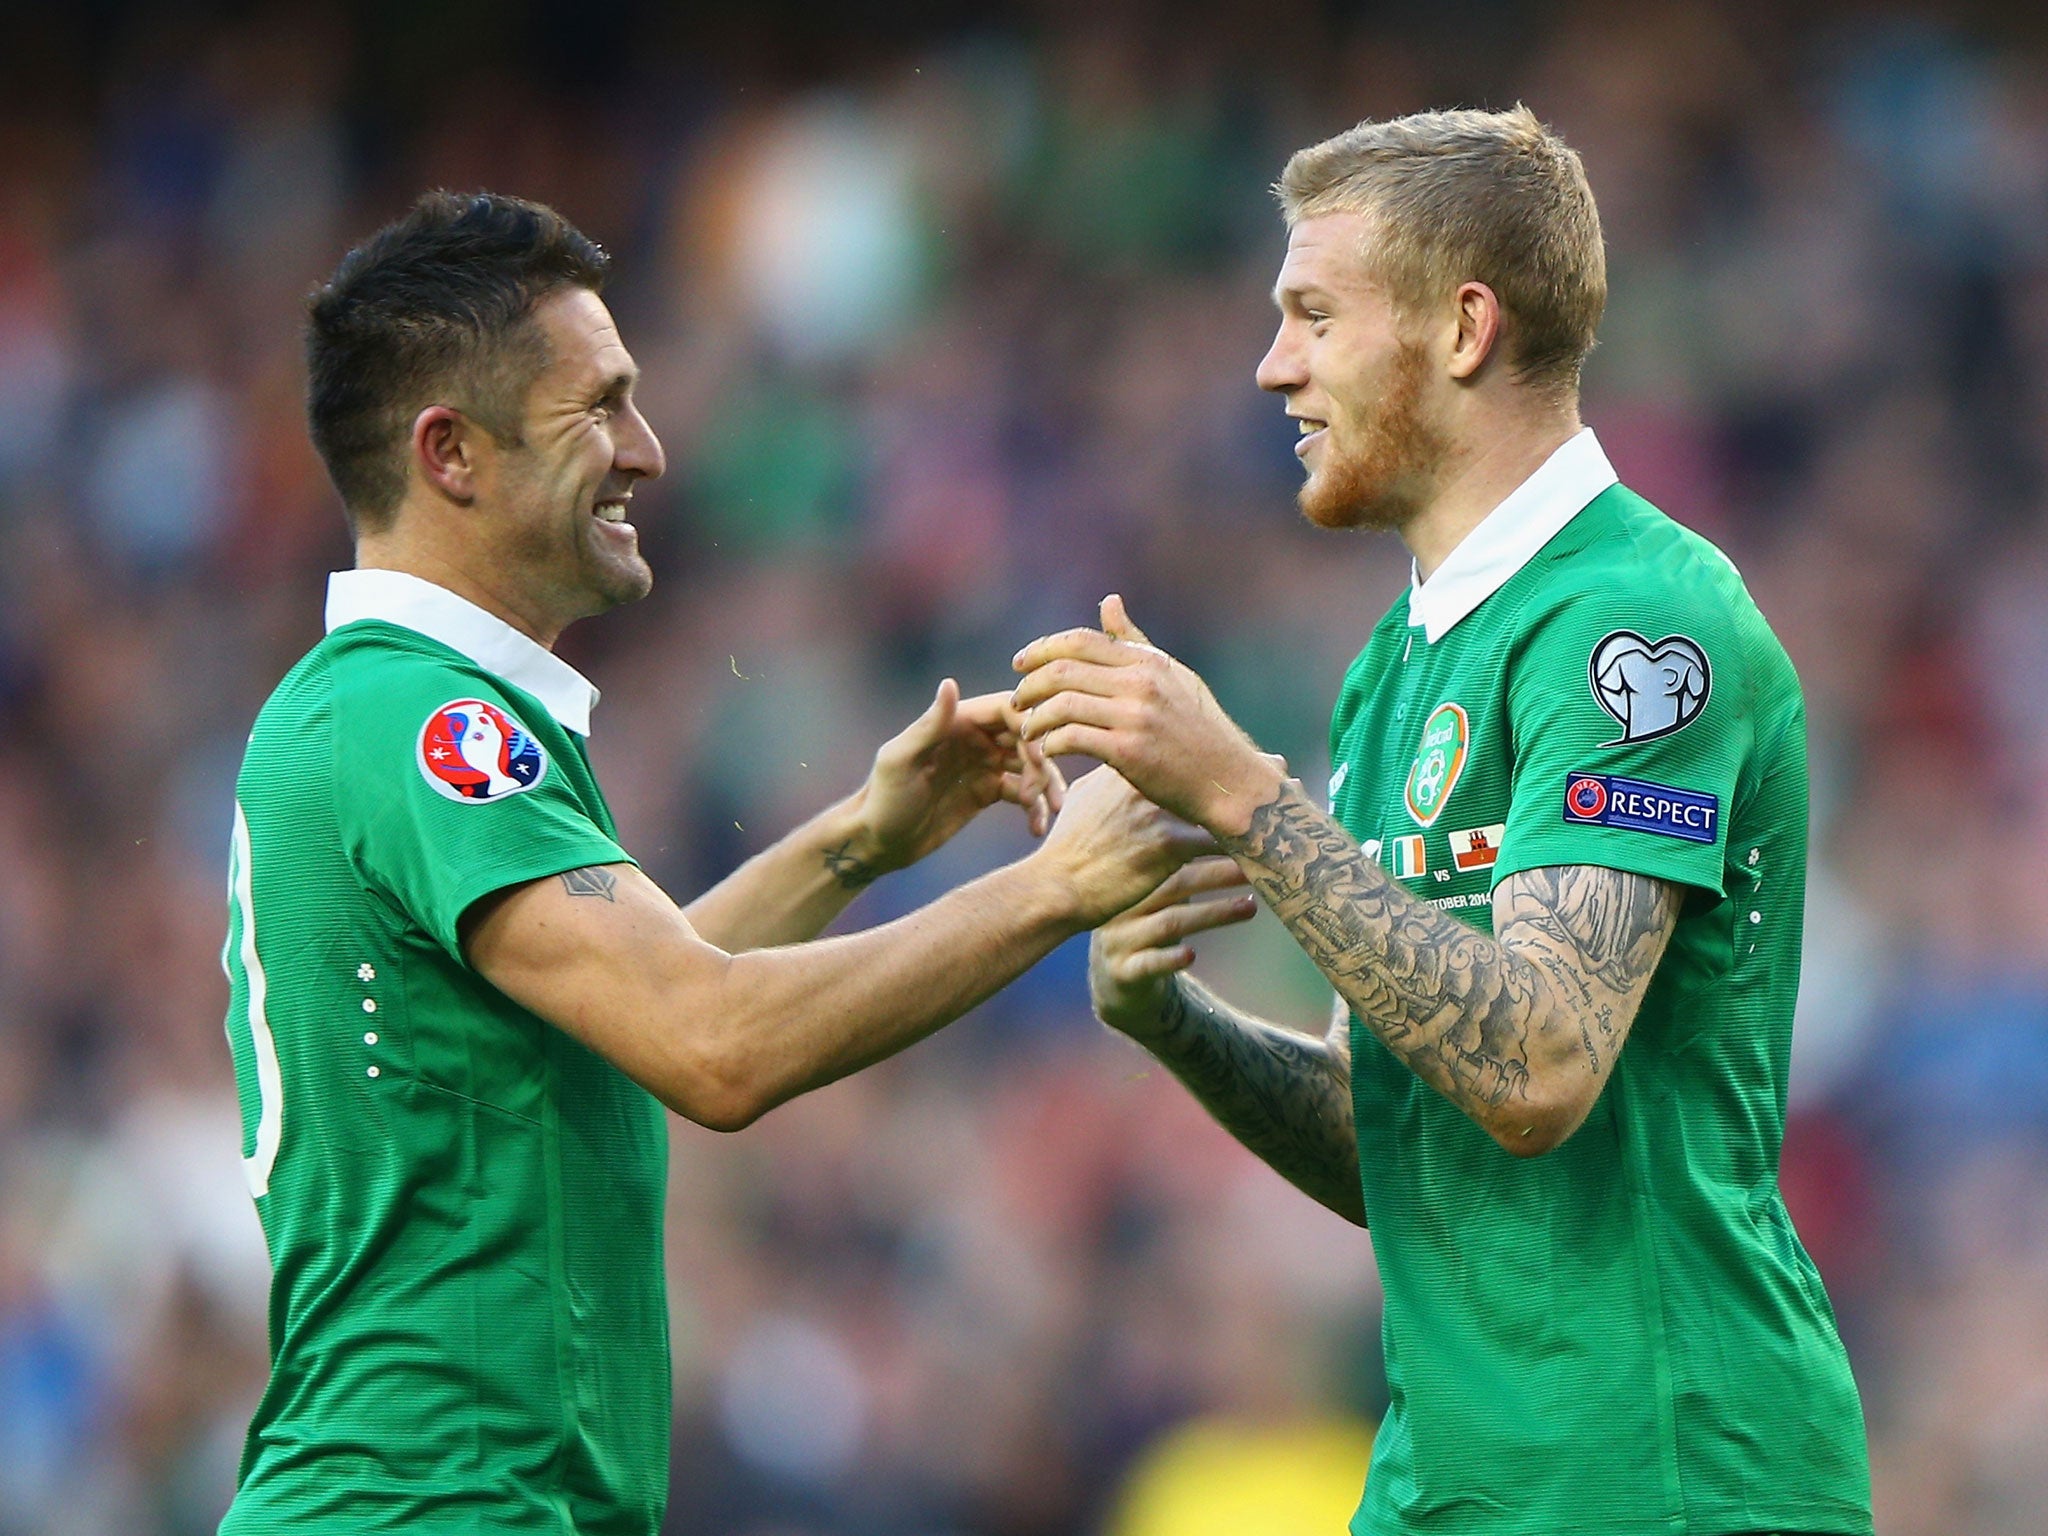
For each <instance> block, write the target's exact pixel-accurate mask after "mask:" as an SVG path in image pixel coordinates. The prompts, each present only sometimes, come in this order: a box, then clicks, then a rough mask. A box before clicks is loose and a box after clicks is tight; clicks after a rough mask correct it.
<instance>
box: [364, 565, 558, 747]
mask: <svg viewBox="0 0 2048 1536" xmlns="http://www.w3.org/2000/svg"><path fill="white" fill-rule="evenodd" d="M365 619H382V620H383V621H384V622H385V623H387V624H396V625H398V626H400V627H401V628H404V629H410V630H413V631H415V632H416V633H418V634H422V635H425V636H426V637H427V638H428V639H429V640H438V641H440V642H441V643H442V644H443V645H445V646H447V647H448V648H449V649H450V650H455V651H460V652H461V653H462V654H463V655H465V656H467V657H468V658H469V659H470V660H471V661H473V662H475V663H476V664H477V665H478V666H480V667H482V668H483V669H484V670H485V671H486V672H489V673H492V674H494V675H495V676H498V677H502V678H503V679H505V681H506V682H508V683H513V684H516V685H517V686H519V687H521V688H524V689H525V690H526V691H527V692H528V693H530V694H532V695H533V696H534V697H535V698H536V699H539V700H540V701H541V703H542V704H544V705H546V706H547V711H548V713H549V714H551V715H553V716H554V717H555V719H556V720H558V721H559V722H561V724H563V725H564V726H566V727H567V728H568V729H570V730H572V731H574V732H575V733H576V734H577V735H578V736H588V735H589V734H590V711H591V708H592V706H593V705H595V704H596V703H597V689H596V688H594V687H592V686H591V683H590V680H589V679H588V678H586V677H585V676H584V675H583V674H582V673H581V672H578V671H577V670H576V669H575V668H574V667H572V666H570V665H569V663H567V662H566V661H564V660H562V658H561V657H559V656H557V655H556V654H555V653H554V652H553V651H551V650H549V649H548V648H547V647H546V646H544V645H542V644H540V643H539V642H538V641H536V640H534V639H533V638H532V637H531V636H528V635H523V634H521V633H520V632H519V631H518V630H516V629H514V628H513V627H512V626H511V625H510V624H507V623H506V622H505V621H504V620H503V619H501V618H499V617H498V616H497V615H496V614H494V613H487V612H485V611H484V610H483V609H481V608H479V607H477V605H476V604H475V603H472V602H471V601H470V600H469V599H468V598H466V597H457V596H456V595H455V594H454V593H453V592H450V591H449V590H448V589H447V588H446V587H442V586H436V585H435V584H434V583H433V582H431V581H425V580H422V579H421V578H420V577H418V576H412V575H408V574H407V573H406V572H404V571H336V572H334V574H332V575H331V576H329V577H328V578H327V633H329V634H330V635H331V634H333V633H334V632H335V631H336V630H337V629H340V628H341V627H342V625H344V624H357V623H361V622H362V621H363V620H365Z"/></svg>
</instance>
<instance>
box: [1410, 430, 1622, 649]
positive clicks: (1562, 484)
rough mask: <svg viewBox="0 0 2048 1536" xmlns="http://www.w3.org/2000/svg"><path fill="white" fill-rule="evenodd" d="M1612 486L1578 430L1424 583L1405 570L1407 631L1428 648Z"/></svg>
mask: <svg viewBox="0 0 2048 1536" xmlns="http://www.w3.org/2000/svg"><path fill="white" fill-rule="evenodd" d="M1619 479H1620V477H1619V476H1618V475H1616V474H1615V472H1614V466H1613V465H1612V464H1610V463H1608V462H1607V455H1606V453H1605V452H1603V451H1602V450H1601V447H1600V440H1599V439H1598V438H1596V437H1595V436H1594V435H1593V429H1592V428H1591V427H1581V428H1579V430H1578V431H1577V432H1575V433H1573V434H1572V436H1570V437H1568V438H1566V439H1565V441H1564V442H1563V443H1562V444H1560V445H1559V446H1558V448H1557V450H1556V452H1554V453H1552V454H1551V456H1550V457H1549V458H1547V459H1545V460H1544V461H1543V463H1542V464H1541V465H1539V466H1538V467H1537V470H1536V472H1535V473H1534V474H1532V475H1531V476H1529V478H1528V479H1526V480H1524V481H1523V482H1522V483H1521V484H1520V485H1518V486H1516V487H1515V488H1514V489H1513V490H1512V491H1510V492H1509V493H1508V496H1507V499H1506V500H1505V501H1503V502H1502V503H1501V504H1500V505H1499V506H1497V507H1495V508H1494V509H1493V510H1492V511H1491V512H1489V513H1487V514H1486V516H1485V517H1483V518H1481V519H1480V520H1479V525H1478V526H1477V527H1475V528H1474V529H1473V530H1472V531H1471V532H1470V533H1468V534H1466V535H1465V537H1464V538H1463V539H1462V540H1460V541H1459V543H1458V545H1457V547H1456V548H1455V549H1453V550H1452V551H1451V552H1450V554H1449V555H1448V556H1446V557H1445V559H1444V563H1443V564H1442V565H1440V566H1438V567H1437V568H1436V570H1435V572H1434V573H1433V574H1432V575H1431V576H1430V578H1429V580H1428V581H1421V580H1418V579H1417V577H1416V575H1415V568H1414V565H1413V564H1412V563H1411V564H1410V566H1409V574H1408V579H1409V588H1408V622H1409V624H1410V625H1420V626H1421V627H1422V631H1423V634H1424V635H1425V636H1426V637H1427V638H1428V640H1429V643H1430V644H1431V645H1435V644H1436V643H1437V641H1439V640H1441V639H1443V637H1444V636H1445V635H1447V634H1449V633H1450V632H1451V630H1452V629H1453V628H1454V627H1455V626H1456V625H1457V623H1458V621H1459V620H1460V619H1462V618H1464V617H1465V615H1466V614H1468V613H1470V612H1471V611H1472V610H1473V609H1474V608H1477V607H1478V606H1479V605H1480V604H1481V603H1483V602H1485V601H1486V600H1487V599H1488V598H1489V597H1491V596H1493V594H1494V593H1496V592H1498V591H1499V590H1500V589H1501V588H1502V587H1504V586H1506V585H1507V582H1508V578H1510V577H1511V576H1513V575H1514V574H1515V572H1517V571H1519V570H1520V569H1521V568H1522V567H1523V566H1525V565H1527V564H1528V563H1529V562H1530V561H1531V560H1533V559H1535V558H1536V552H1537V551H1538V550H1540V549H1542V548H1543V546H1544V545H1546V544H1548V543H1549V542H1550V541H1551V540H1552V539H1554V538H1555V537H1557V534H1558V532H1559V531H1560V530H1561V529H1562V528H1563V527H1564V525H1565V524H1566V523H1568V522H1570V521H1571V520H1572V519H1573V518H1575V517H1577V516H1578V515H1579V513H1580V512H1581V511H1582V510H1584V508H1585V506H1586V504H1587V503H1588V502H1590V501H1592V499H1593V498H1594V497H1596V496H1598V495H1599V494H1600V493H1601V492H1602V491H1605V490H1606V489H1607V488H1608V487H1609V486H1611V485H1614V484H1615V483H1616V482H1617V481H1618V480H1619Z"/></svg>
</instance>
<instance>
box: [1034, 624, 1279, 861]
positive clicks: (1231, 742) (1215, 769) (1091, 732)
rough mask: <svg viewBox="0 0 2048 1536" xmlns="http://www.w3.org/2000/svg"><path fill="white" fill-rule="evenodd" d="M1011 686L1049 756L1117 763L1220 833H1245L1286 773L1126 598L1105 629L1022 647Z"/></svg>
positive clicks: (1172, 806)
mask: <svg viewBox="0 0 2048 1536" xmlns="http://www.w3.org/2000/svg"><path fill="white" fill-rule="evenodd" d="M1014 664H1015V666H1016V668H1017V670H1018V671H1019V672H1022V673H1023V674H1024V680H1023V681H1022V682H1021V683H1019V684H1018V685H1017V691H1016V692H1015V693H1013V694H1012V695H1011V696H1010V701H1011V703H1012V705H1013V706H1014V707H1015V708H1016V710H1017V711H1018V713H1019V715H1020V716H1021V717H1022V724H1023V739H1024V741H1025V742H1026V744H1028V745H1036V746H1039V747H1041V748H1043V750H1044V751H1045V754H1046V756H1048V757H1056V756H1058V755H1060V754H1062V753H1067V752H1078V753H1081V754H1083V755H1085V756H1088V757H1092V758H1094V759H1096V760H1097V761H1098V762H1103V763H1107V764H1109V765H1110V766H1111V767H1112V768H1114V769H1116V770H1117V772H1119V773H1121V774H1122V775H1123V776H1124V777H1125V778H1127V779H1129V780H1130V781H1131V782H1132V783H1133V784H1135V785H1136V786H1137V787H1138V788H1139V789H1141V790H1142V791H1144V793H1145V794H1146V796H1147V797H1149V798H1150V799H1152V800H1155V801H1157V802H1158V803H1159V804H1160V805H1163V806H1165V807H1166V808H1167V809H1168V810H1170V811H1173V812H1174V813H1175V814H1176V815H1179V816H1182V817H1185V818H1186V819H1187V820H1189V821H1191V822H1194V823H1196V824H1197V825H1199V826H1203V827H1206V828H1208V829H1209V830H1210V831H1211V832H1214V833H1216V834H1217V835H1218V836H1227V835H1233V834H1238V833H1242V832H1243V831H1244V830H1245V829H1246V827H1247V826H1249V825H1250V822H1251V813H1252V812H1253V810H1255V809H1256V808H1257V807H1259V806H1261V805H1264V804H1265V803H1266V802H1267V801H1269V800H1271V799H1272V798H1273V797H1274V796H1275V795H1276V794H1278V793H1279V788H1280V781H1281V779H1283V778H1284V777H1285V773H1284V771H1282V770H1279V769H1276V767H1275V760H1274V759H1272V758H1270V757H1268V756H1267V755H1266V754H1265V753H1263V752H1261V751H1260V750H1259V749H1258V747H1257V746H1255V745H1254V744H1253V742H1252V739H1251V738H1250V737H1249V736H1247V735H1245V733H1244V732H1243V731H1242V730H1240V729H1239V728H1238V725H1237V723H1236V722H1235V721H1234V720H1232V719H1231V718H1230V717H1229V716H1228V715H1226V714H1225V713H1224V712H1223V708H1222V706H1221V705H1219V704H1218V703H1217V702H1216V699H1215V696H1214V695H1213V694H1211V693H1210V692H1209V685H1208V684H1206V683H1204V682H1203V681H1202V680H1201V678H1199V677H1197V676H1196V675H1195V674H1194V673H1193V672H1192V671H1191V670H1189V669H1188V668H1187V667H1184V666H1182V665H1181V664H1180V663H1179V662H1177V661H1175V660H1174V659H1173V658H1172V657H1171V656H1169V655H1167V654H1166V653H1165V652H1164V651H1162V650H1160V649H1159V648H1158V647H1157V646H1155V645H1153V644H1152V643H1151V642H1150V641H1148V640H1147V639H1146V638H1145V635H1144V632H1143V631H1142V630H1140V629H1139V628H1138V626H1137V625H1135V624H1133V623H1132V622H1131V620H1130V616H1129V615H1128V614H1126V613H1125V612H1124V605H1123V599H1122V598H1120V597H1117V596H1115V595H1114V594H1112V595H1111V596H1109V597H1106V598H1104V599H1103V600H1102V629H1101V630H1093V629H1070V630H1066V631H1063V632H1062V633H1060V634H1057V635H1047V636H1046V637H1045V638H1043V639H1040V640H1034V641H1032V642H1031V644H1029V645H1027V646H1025V647H1024V649H1023V650H1021V651H1019V652H1018V653H1017V655H1016V658H1015V663H1014Z"/></svg>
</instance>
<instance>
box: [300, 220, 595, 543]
mask: <svg viewBox="0 0 2048 1536" xmlns="http://www.w3.org/2000/svg"><path fill="white" fill-rule="evenodd" d="M610 265H611V258H610V257H609V256H608V255H606V254H605V251H604V249H603V248H602V247H601V246H599V245H597V244H596V243H595V242H593V241H591V240H590V239H588V238H587V237H586V236H585V235H584V234H583V233H582V232H581V231H580V230H578V229H577V228H576V226H575V225H573V224H571V223H570V222H569V221H568V220H567V219H565V218H563V217H562V216H561V215H560V214H559V213H557V212H555V210H554V209H552V208H549V207H546V206H544V205H543V204H540V203H529V202H527V201H525V200H524V199H522V198H517V197H500V196H498V195H497V194H496V193H492V192H477V193H474V194H470V195H466V196H458V195H457V194H455V193H452V192H438V191H437V192H429V193H426V194H425V195H424V196H422V197H421V198H420V200H419V201H418V202H416V203H414V204H413V205H412V209H411V211H410V212H408V213H407V214H406V215H405V216H404V217H403V218H401V219H398V220H397V221H395V222H394V223H391V224H387V225H385V226H384V228H382V229H380V230H378V231H377V233H376V234H374V235H372V236H371V237H370V238H369V239H367V240H365V241H364V242H363V243H362V244H361V245H359V246H357V247H356V248H355V249H354V250H352V251H350V252H349V253H348V254H347V255H346V256H344V257H342V259H341V265H339V266H338V267H336V268H335V269H334V276H333V277H331V278H329V279H328V280H327V282H326V284H325V285H323V286H322V287H321V288H319V289H317V290H316V291H315V292H314V293H313V295H312V296H311V297H310V298H309V299H308V300H307V301H306V315H307V320H306V376H307V377H306V421H307V425H308V427H309V428H310V430H311V432H312V436H313V446H314V447H315V448H317V449H319V450H320V457H321V458H322V459H324V460H325V461H326V464H327V473H328V474H329V475H331V476H332V477H333V479H334V487H335V489H336V490H338V491H339V492H340V493H341V499H342V503H343V505H345V506H346V507H347V508H348V516H349V524H350V526H351V527H353V528H355V529H357V530H358V531H360V530H361V529H362V528H363V527H364V526H366V525H367V526H371V527H375V526H377V525H379V524H381V523H383V522H385V521H387V520H388V519H389V518H390V516H391V514H392V512H393V511H395V510H396V508H397V506H398V503H399V500H400V499H401V498H402V497H403V496H404V494H405V479H406V447H407V440H408V434H409V432H410V431H411V428H412V422H413V419H414V417H416V416H417V415H418V414H419V412H420V410H421V409H422V408H424V407H426V406H428V405H432V404H436V403H440V402H441V401H442V400H445V402H446V403H447V404H450V405H454V406H457V407H459V408H460V409H461V410H463V411H464V412H466V413H467V414H469V415H470V416H472V417H474V418H475V419H476V420H477V422H478V423H479V424H480V425H482V426H483V427H484V428H485V429H486V430H487V431H489V432H490V433H491V435H492V436H493V437H495V438H497V439H499V440H500V441H501V442H508V443H515V444H516V443H517V442H518V440H519V426H520V421H521V418H522V415H523V412H524V405H525V393H526V389H527V386H528V385H530V384H531V383H532V381H533V377H534V375H535V374H536V373H537V372H538V371H539V370H540V369H541V368H542V367H544V366H546V363H547V343H546V340H545V338H543V337H542V335H541V334H540V331H539V329H538V327H536V326H535V325H534V324H533V323H532V316H533V310H534V306H535V305H536V304H538V303H539V302H540V301H541V300H542V299H544V298H546V297H547V296H548V295H549V294H551V293H554V292H556V291H557V290H559V289H562V288H568V287H580V288H588V289H590V290H592V291H593V292H597V291H601V290H602V289H603V287H604V280H605V273H606V270H607V268H609V266H610ZM437 397H438V398H437Z"/></svg>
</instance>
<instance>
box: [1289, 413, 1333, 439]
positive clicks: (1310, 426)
mask: <svg viewBox="0 0 2048 1536" xmlns="http://www.w3.org/2000/svg"><path fill="white" fill-rule="evenodd" d="M1295 421H1296V425H1298V426H1299V427H1300V428H1301V435H1302V436H1303V437H1307V436H1308V435H1309V434H1310V433H1312V432H1320V431H1322V430H1323V428H1324V427H1325V426H1326V425H1327V423H1325V422H1320V421H1315V420H1312V419H1311V418H1309V417H1307V416H1300V417H1297V418H1295Z"/></svg>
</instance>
